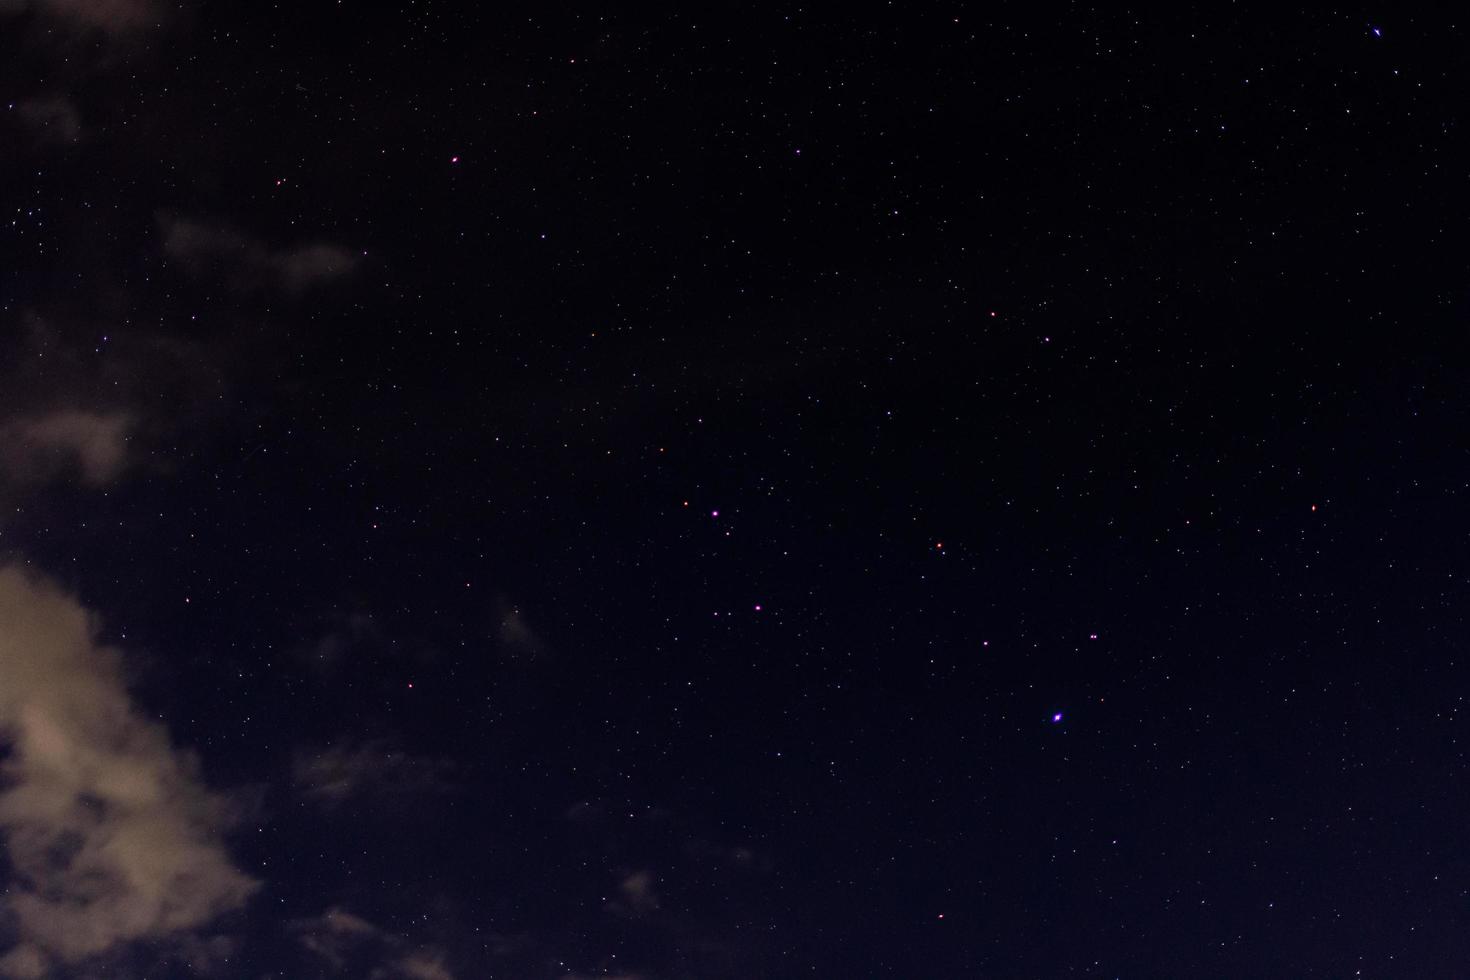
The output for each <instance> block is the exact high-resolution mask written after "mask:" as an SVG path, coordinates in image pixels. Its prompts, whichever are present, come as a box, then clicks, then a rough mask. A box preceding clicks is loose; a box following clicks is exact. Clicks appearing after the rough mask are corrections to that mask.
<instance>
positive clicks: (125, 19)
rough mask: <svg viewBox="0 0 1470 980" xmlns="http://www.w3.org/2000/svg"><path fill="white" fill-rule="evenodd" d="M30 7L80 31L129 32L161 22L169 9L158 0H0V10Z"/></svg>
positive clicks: (17, 9)
mask: <svg viewBox="0 0 1470 980" xmlns="http://www.w3.org/2000/svg"><path fill="white" fill-rule="evenodd" d="M28 10H33V11H37V12H39V13H41V14H43V15H45V16H47V17H49V18H51V19H52V20H54V21H58V22H60V23H63V24H66V25H69V26H71V27H73V28H76V29H79V30H84V31H101V32H103V33H107V34H130V33H134V32H136V31H140V30H144V29H146V28H149V27H152V26H155V25H157V24H158V23H160V22H161V21H162V20H163V19H164V18H165V16H166V14H167V11H168V8H167V7H166V6H165V5H164V4H162V3H159V2H157V0H0V13H15V12H21V11H28Z"/></svg>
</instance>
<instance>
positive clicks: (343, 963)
mask: <svg viewBox="0 0 1470 980" xmlns="http://www.w3.org/2000/svg"><path fill="white" fill-rule="evenodd" d="M291 931H292V932H293V933H294V934H295V936H296V939H297V941H298V942H299V943H300V944H301V946H302V948H303V949H305V950H307V951H308V952H310V953H311V954H313V955H314V956H315V957H316V958H317V959H318V961H319V962H320V963H321V965H322V966H324V967H326V969H327V970H328V971H329V972H330V973H333V974H339V973H344V972H348V971H351V972H353V973H355V974H356V975H358V976H363V975H366V976H368V977H369V980H454V974H453V972H451V971H450V969H449V967H448V966H447V965H446V963H445V958H444V954H443V953H441V952H440V951H438V950H436V949H411V948H409V943H408V941H407V940H406V939H405V938H404V937H403V936H400V935H398V934H397V933H394V932H390V931H389V930H387V929H383V928H381V927H379V926H376V925H374V924H373V923H371V922H369V921H368V920H366V919H364V918H362V917H361V916H358V915H353V914H352V913H351V912H348V911H347V910H346V909H342V908H335V907H334V908H329V909H327V910H326V911H325V912H323V913H322V914H321V915H318V916H314V917H312V918H309V919H298V920H297V921H295V922H293V923H291Z"/></svg>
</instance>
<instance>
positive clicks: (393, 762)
mask: <svg viewBox="0 0 1470 980" xmlns="http://www.w3.org/2000/svg"><path fill="white" fill-rule="evenodd" d="M452 772H453V766H452V765H451V764H450V763H448V762H445V761H443V760H439V759H430V758H426V757H424V756H416V755H410V754H409V753H407V752H403V751H401V750H398V749H395V748H392V747H391V746H390V745H389V744H388V743H386V742H381V741H377V742H366V743H362V744H359V745H354V744H351V743H346V742H343V743H339V744H337V745H333V746H331V747H329V748H324V749H317V750H314V751H305V752H300V753H298V754H297V756H296V761H295V765H294V771H293V774H294V776H295V780H296V786H297V788H298V789H299V790H300V791H301V793H302V794H303V795H304V796H306V797H307V798H308V799H310V800H313V801H315V802H316V803H318V804H320V805H322V806H326V807H335V806H338V805H340V804H341V803H343V802H345V801H346V800H348V799H350V798H352V797H354V796H366V797H378V798H382V797H385V796H405V797H420V796H425V795H429V794H438V793H445V792H448V791H450V790H451V789H452V788H453V784H452V783H451V782H450V778H449V777H450V774H451V773H452Z"/></svg>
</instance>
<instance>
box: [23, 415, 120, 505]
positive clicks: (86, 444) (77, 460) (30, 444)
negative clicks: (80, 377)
mask: <svg viewBox="0 0 1470 980" xmlns="http://www.w3.org/2000/svg"><path fill="white" fill-rule="evenodd" d="M132 426H133V419H132V416H131V415H129V414H127V413H125V412H89V411H81V410H76V409H72V410H63V411H57V412H50V413H47V414H44V415H32V416H25V417H22V418H17V419H12V420H10V421H9V422H6V423H4V424H3V425H0V464H3V465H4V467H5V469H6V476H8V477H9V478H10V481H11V482H17V483H21V484H36V483H43V482H46V481H49V480H51V479H54V478H55V477H57V476H59V475H62V474H63V473H65V472H66V471H67V470H68V469H74V470H76V471H77V472H78V474H79V475H80V476H81V479H82V481H83V482H84V483H87V484H89V485H91V486H102V485H104V484H107V483H109V482H111V480H112V479H113V478H114V477H116V476H117V475H118V474H119V473H120V472H121V471H122V470H123V468H124V466H125V465H126V464H127V461H128V454H127V442H128V433H129V430H130V429H131V428H132Z"/></svg>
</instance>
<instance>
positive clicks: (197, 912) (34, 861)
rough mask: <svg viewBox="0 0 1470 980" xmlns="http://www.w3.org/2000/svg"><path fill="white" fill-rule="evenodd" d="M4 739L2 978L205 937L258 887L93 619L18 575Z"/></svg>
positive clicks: (1, 647)
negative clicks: (127, 948)
mask: <svg viewBox="0 0 1470 980" xmlns="http://www.w3.org/2000/svg"><path fill="white" fill-rule="evenodd" d="M0 740H3V744H4V746H5V748H6V749H7V750H8V754H7V755H6V756H5V758H4V762H3V763H0V777H3V782H4V787H5V788H4V790H3V792H0V834H3V835H4V846H5V851H6V856H7V858H8V860H9V864H10V868H11V875H10V881H9V888H8V890H7V891H6V892H5V894H4V896H3V898H0V910H3V915H4V916H5V918H6V920H7V925H8V926H9V929H8V930H7V932H8V935H10V936H11V937H12V938H13V939H14V940H15V945H14V946H13V947H12V948H10V949H9V950H7V951H5V952H4V954H3V955H0V976H4V977H12V978H22V980H30V978H40V977H45V976H48V975H50V974H51V973H52V972H53V971H54V970H55V969H57V968H58V967H64V966H68V965H71V964H77V963H82V962H84V961H86V960H88V959H90V958H92V957H96V956H99V955H103V954H107V953H112V952H116V951H117V950H118V949H119V948H120V947H122V946H123V945H124V944H127V943H131V942H134V941H139V940H153V941H178V942H184V941H187V940H191V939H195V938H197V937H198V933H199V931H200V930H202V929H204V928H205V927H207V926H208V925H209V923H210V922H211V921H212V920H214V919H215V918H216V917H218V916H219V915H221V914H222V913H225V912H228V911H230V910H233V909H237V908H240V907H241V906H243V905H244V903H245V901H246V900H247V899H248V898H249V896H250V894H251V893H252V892H253V891H254V890H255V889H256V887H257V882H256V881H254V880H253V879H252V878H251V877H249V876H248V875H246V874H245V873H244V872H242V871H240V870H239V869H238V868H236V867H235V866H234V864H233V863H232V862H231V859H230V857H229V854H228V853H227V852H226V850H225V848H224V845H223V843H222V835H223V834H224V832H225V831H226V830H227V829H228V827H229V825H230V823H231V813H230V808H229V806H228V805H227V803H226V802H225V801H224V800H223V798H221V797H220V796H217V795H215V794H212V793H210V792H209V791H208V790H207V789H206V788H205V787H204V785H203V784H202V782H201V781H200V778H199V773H198V767H197V764H196V762H195V760H194V758H193V756H192V755H190V754H189V753H186V752H184V751H181V750H179V749H177V748H175V747H174V746H173V745H171V744H170V742H169V738H168V735H167V733H166V732H165V731H164V729H163V727H162V726H160V725H159V724H157V723H156V722H153V721H151V720H149V719H147V718H145V717H143V716H142V715H141V714H140V713H139V712H138V710H137V709H136V708H135V706H134V705H133V703H132V701H131V699H130V698H129V696H128V692H127V689H126V687H125V685H124V683H123V675H122V665H121V659H120V657H119V655H118V653H117V652H116V651H115V650H112V649H109V648H107V647H103V646H100V645H99V644H98V643H97V641H96V639H95V630H94V628H93V622H92V619H91V617H90V615H89V614H88V612H87V610H85V609H84V608H83V607H82V606H81V605H80V604H79V603H78V602H77V601H76V600H75V599H74V598H72V597H71V596H69V595H67V594H65V593H63V592H62V591H61V590H60V589H59V588H57V587H56V586H55V585H53V584H51V583H49V582H46V581H43V580H40V579H37V578H34V577H32V576H30V575H28V574H26V573H24V572H22V571H21V570H20V569H17V568H15V567H5V568H0Z"/></svg>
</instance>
